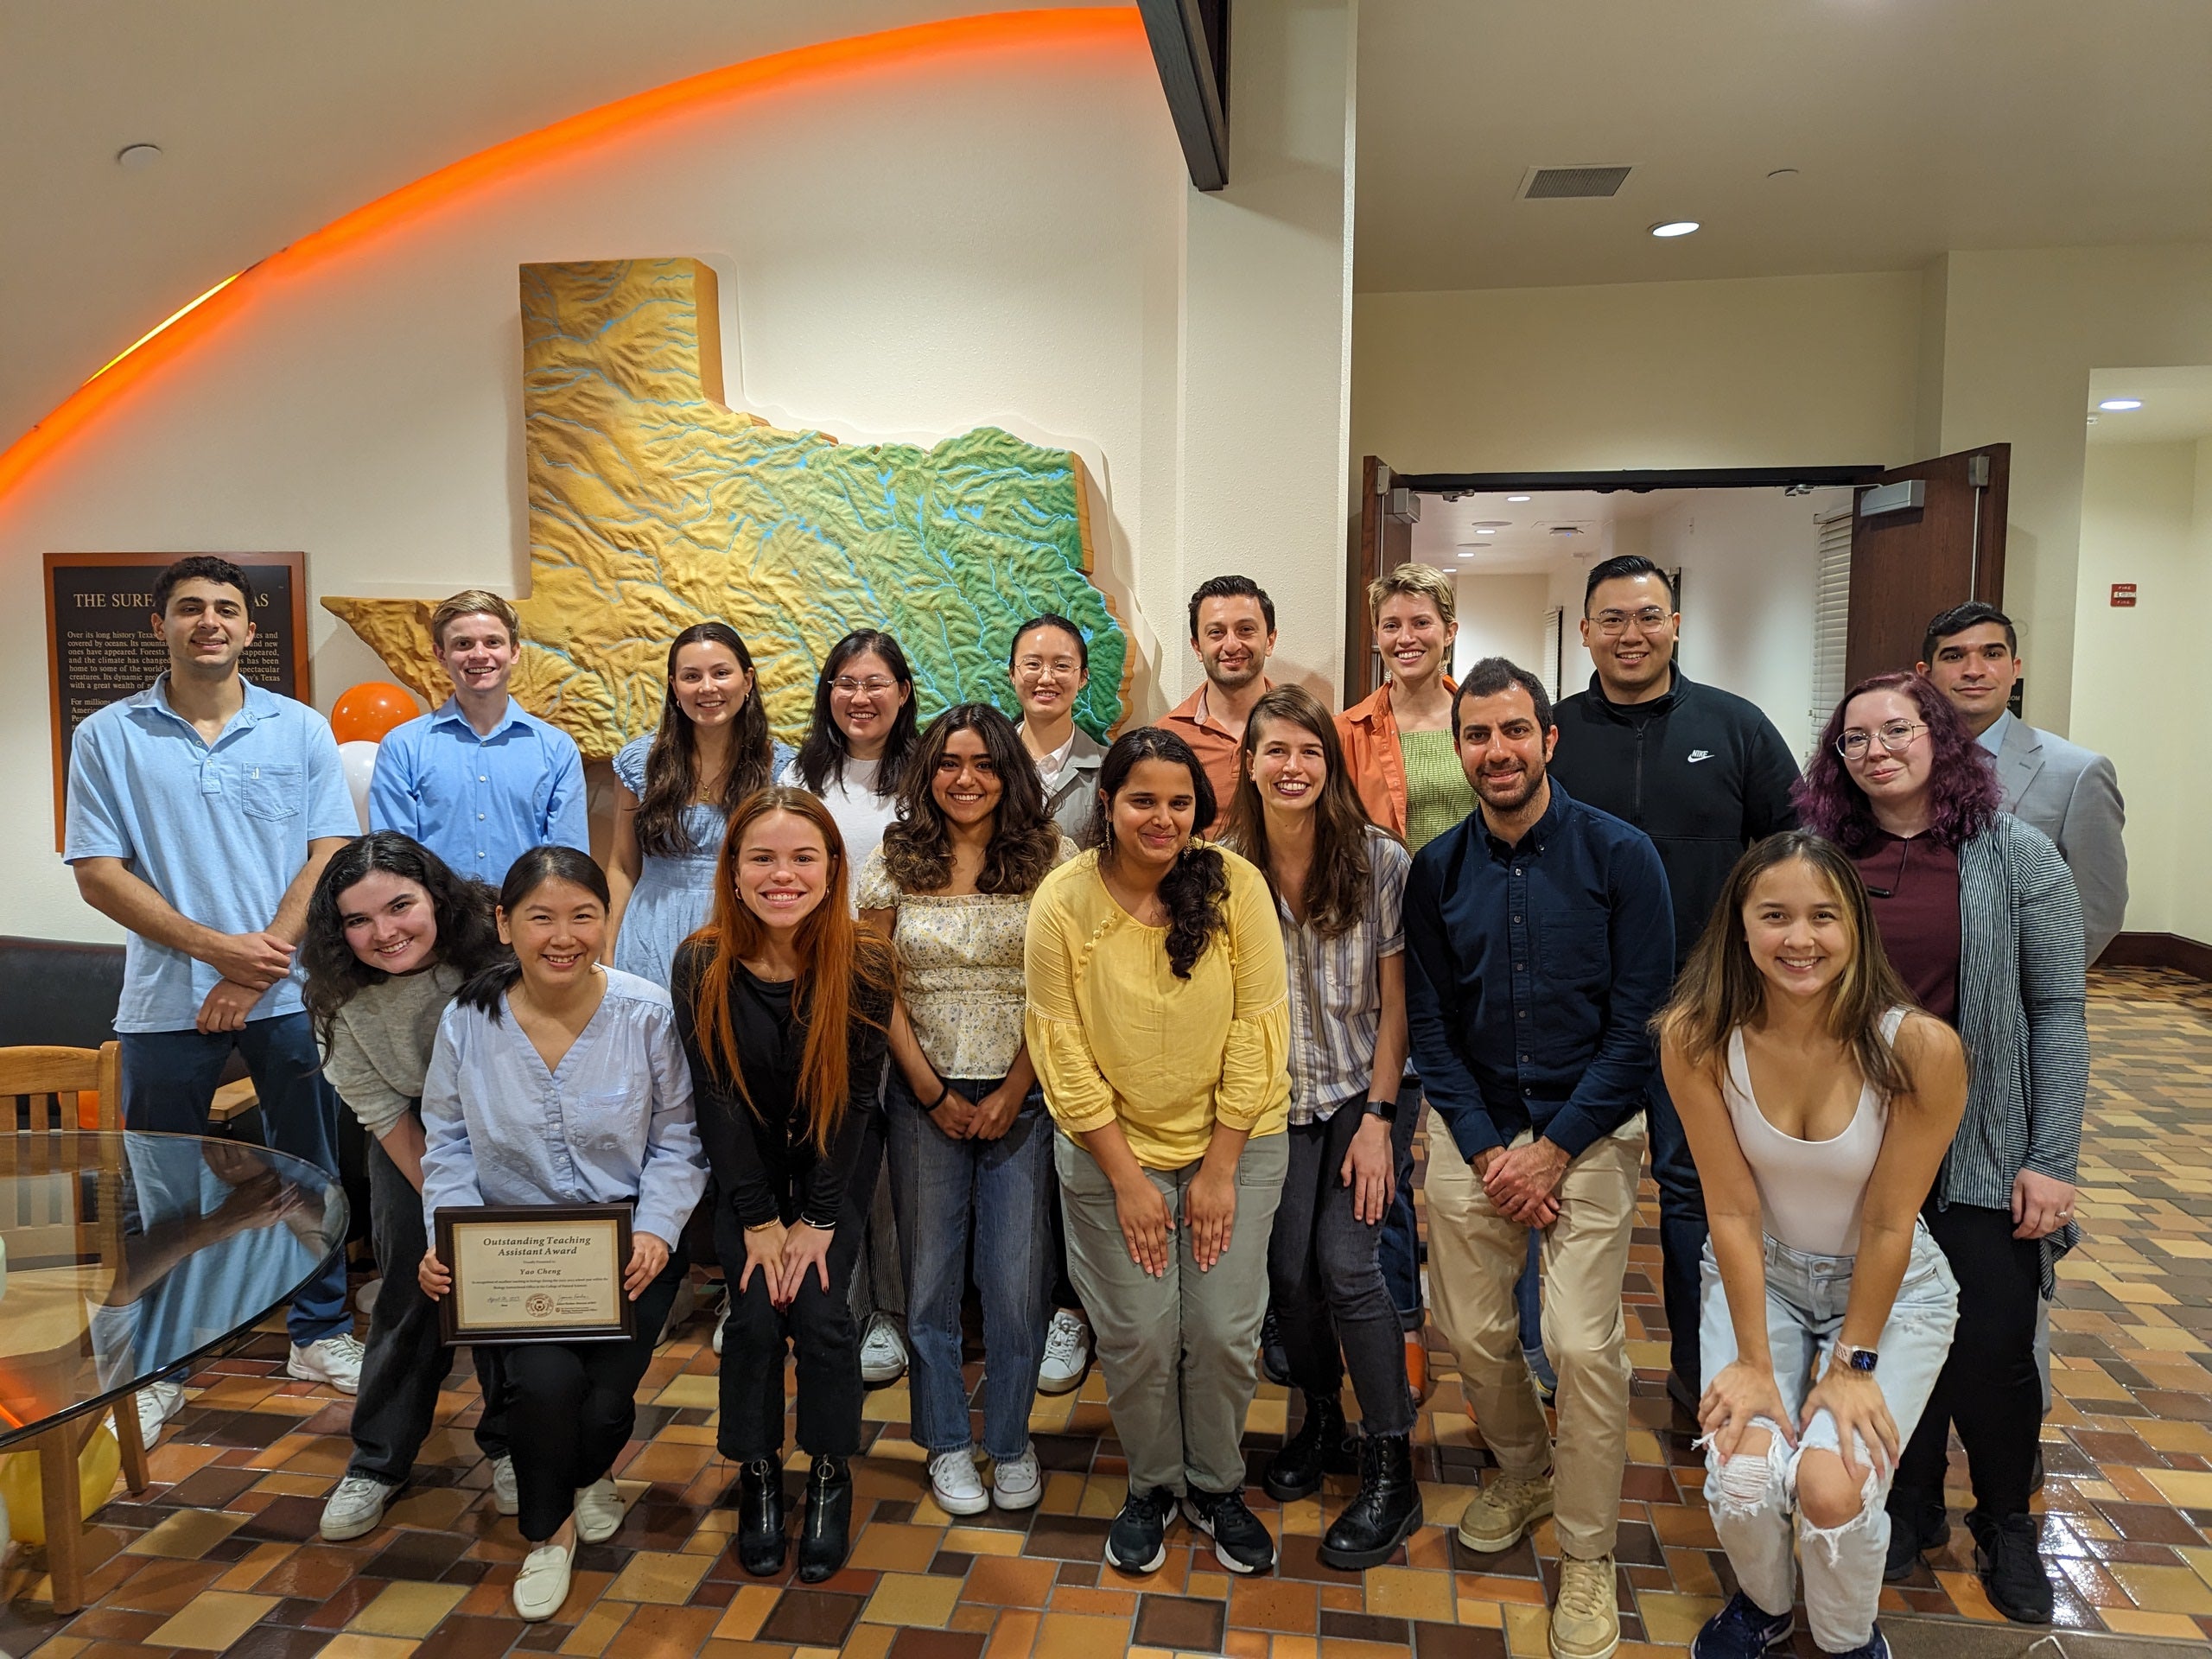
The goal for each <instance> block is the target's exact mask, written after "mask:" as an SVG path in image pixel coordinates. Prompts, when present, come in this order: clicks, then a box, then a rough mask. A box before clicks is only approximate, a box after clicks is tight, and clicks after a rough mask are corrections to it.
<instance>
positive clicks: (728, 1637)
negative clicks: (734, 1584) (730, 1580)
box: [715, 1584, 784, 1642]
mask: <svg viewBox="0 0 2212 1659" xmlns="http://www.w3.org/2000/svg"><path fill="white" fill-rule="evenodd" d="M783 1593H784V1592H783V1589H782V1586H778V1585H767V1584H743V1585H740V1586H738V1590H737V1593H736V1594H735V1595H734V1596H732V1597H731V1598H730V1602H729V1606H728V1608H727V1609H726V1610H724V1611H723V1613H722V1618H721V1624H717V1625H715V1640H717V1641H721V1642H750V1641H751V1640H752V1639H753V1637H756V1636H758V1635H759V1634H760V1625H761V1624H762V1622H763V1621H764V1620H765V1619H766V1618H767V1617H768V1615H769V1614H770V1613H772V1612H773V1611H775V1607H776V1603H777V1602H778V1601H779V1600H780V1599H782V1597H783Z"/></svg>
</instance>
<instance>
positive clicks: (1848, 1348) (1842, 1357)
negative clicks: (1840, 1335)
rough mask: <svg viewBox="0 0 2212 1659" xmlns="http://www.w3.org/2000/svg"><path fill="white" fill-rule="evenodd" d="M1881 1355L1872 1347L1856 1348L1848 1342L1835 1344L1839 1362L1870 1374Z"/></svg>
mask: <svg viewBox="0 0 2212 1659" xmlns="http://www.w3.org/2000/svg"><path fill="white" fill-rule="evenodd" d="M1835 1358H1836V1363H1837V1364H1839V1365H1842V1366H1845V1367H1847V1368H1848V1369H1850V1370H1854V1371H1865V1372H1866V1373H1867V1374H1868V1375H1869V1376H1872V1374H1873V1370H1874V1366H1875V1363H1876V1362H1878V1360H1879V1359H1880V1358H1881V1355H1879V1354H1878V1353H1876V1352H1875V1351H1873V1350H1872V1348H1854V1347H1853V1346H1852V1345H1851V1344H1849V1343H1847V1342H1839V1343H1838V1344H1836V1345H1835Z"/></svg>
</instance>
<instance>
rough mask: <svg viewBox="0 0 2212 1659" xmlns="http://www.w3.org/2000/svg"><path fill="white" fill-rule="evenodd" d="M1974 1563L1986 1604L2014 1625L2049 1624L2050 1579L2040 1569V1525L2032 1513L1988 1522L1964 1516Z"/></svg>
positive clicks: (1980, 1518)
mask: <svg viewBox="0 0 2212 1659" xmlns="http://www.w3.org/2000/svg"><path fill="white" fill-rule="evenodd" d="M1967 1527H1968V1528H1969V1529H1971V1530H1972V1532H1973V1533H1974V1567H1975V1570H1976V1571H1978V1572H1979V1573H1980V1574H1981V1586H1982V1588H1983V1589H1985V1590H1986V1591H1987V1592H1989V1605H1991V1606H1993V1607H1994V1608H1995V1609H1996V1610H1997V1611H1999V1612H2000V1613H2002V1614H2004V1615H2005V1618H2009V1619H2011V1620H2012V1622H2013V1623H2014V1624H2050V1575H2049V1574H2048V1573H2045V1572H2044V1569H2043V1552H2042V1550H2041V1548H2040V1546H2041V1544H2042V1542H2043V1528H2042V1525H2041V1523H2040V1522H2037V1520H2036V1518H2035V1516H2032V1515H2008V1516H2005V1517H2004V1518H2003V1519H2001V1520H1997V1521H1992V1520H1989V1519H1987V1518H1986V1517H1985V1516H1979V1515H1974V1516H1967Z"/></svg>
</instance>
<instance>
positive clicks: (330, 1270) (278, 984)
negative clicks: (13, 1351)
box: [62, 556, 361, 1394]
mask: <svg viewBox="0 0 2212 1659" xmlns="http://www.w3.org/2000/svg"><path fill="white" fill-rule="evenodd" d="M153 599H154V618H153V621H154V633H155V636H156V638H157V639H160V640H161V641H162V644H163V645H166V646H167V647H168V658H169V665H168V671H167V672H165V673H163V674H162V676H161V677H159V678H158V679H156V681H155V682H154V683H153V684H152V685H151V686H150V687H149V688H148V689H147V690H143V691H141V692H139V693H138V694H137V696H130V697H125V698H124V699H123V700H122V701H121V702H111V703H110V704H109V705H108V706H107V707H106V708H105V709H101V710H99V713H97V714H95V715H92V718H91V719H89V720H87V721H86V722H85V723H84V724H83V725H82V726H80V727H79V728H77V736H76V741H75V745H74V748H73V752H72V753H71V756H70V761H69V798H68V813H67V832H66V834H65V836H64V841H63V850H62V856H63V857H64V858H65V859H67V861H69V864H70V866H71V867H72V868H73V870H74V871H75V873H76V877H77V890H78V891H79V893H82V894H83V895H84V897H85V901H86V903H87V904H89V905H91V906H92V908H93V909H95V910H97V911H99V912H100V913H101V914H102V915H103V916H105V917H107V918H109V919H110V920H111V921H113V922H116V923H118V924H119V925H121V926H123V927H124V928H125V929H126V930H128V931H129V933H130V941H129V945H128V948H127V951H126V955H125V959H124V980H123V997H122V1001H121V1003H120V1005H119V1007H118V1008H117V1010H116V1017H115V1028H116V1033H117V1034H118V1037H119V1038H120V1039H121V1040H122V1045H123V1116H124V1122H125V1123H126V1124H127V1125H128V1126H129V1127H130V1128H133V1129H152V1130H162V1131H166V1132H169V1133H174V1134H181V1135H199V1134H202V1133H204V1132H205V1131H206V1129H207V1110H208V1108H209V1106H210V1105H211V1104H212V1103H213V1100H214V1096H215V1087H216V1084H217V1083H218V1081H219V1079H220V1077H221V1075H222V1071H223V1068H224V1066H225V1065H226V1064H227V1063H228V1062H229V1060H230V1058H231V1054H232V1051H234V1050H235V1051H236V1052H238V1053H240V1054H242V1055H243V1056H244V1057H245V1064H246V1070H247V1071H248V1072H249V1073H251V1076H252V1077H253V1081H254V1086H255V1088H256V1090H257V1092H258V1095H259V1097H260V1103H261V1119H262V1124H263V1129H264V1135H265V1137H266V1139H267V1140H268V1141H269V1144H270V1146H272V1147H275V1148H276V1149H277V1150H278V1151H280V1152H286V1153H289V1154H292V1155H294V1156H295V1157H299V1158H303V1159H305V1160H308V1162H310V1163H312V1164H314V1165H315V1166H316V1167H317V1168H318V1169H321V1170H323V1171H325V1172H327V1173H330V1174H336V1173H337V1172H338V1153H337V1130H338V1097H337V1096H336V1094H335V1093H334V1091H333V1090H332V1089H331V1087H330V1085H329V1084H327V1083H326V1082H325V1081H324V1080H323V1077H322V1070H321V1057H320V1056H319V1055H318V1054H317V1052H316V1051H315V1038H314V1033H312V1031H311V1030H310V1029H309V1026H308V1015H307V1014H306V1012H305V1011H304V1009H303V1008H302V1006H301V1001H300V982H299V980H298V978H297V976H296V974H295V971H294V964H293V954H294V951H293V948H294V946H295V945H296V944H297V943H298V940H299V938H300V933H301V931H302V927H303V926H304V925H305V922H306V918H307V908H308V894H309V893H312V892H313V891H314V888H315V880H316V878H317V877H318V876H320V875H321V873H322V867H323V865H324V863H325V862H326V861H328V859H329V857H330V855H331V854H333V853H334V852H335V851H336V850H337V849H338V848H339V847H340V845H341V844H342V843H343V842H346V840H347V839H348V838H350V837H351V836H353V834H354V833H355V832H356V830H357V829H358V828H359V820H358V819H357V818H356V817H355V816H354V813H353V803H352V801H351V800H350V799H349V798H348V797H347V794H346V778H345V773H344V772H343V770H342V769H341V767H340V763H339V759H338V745H337V744H336V742H335V741H333V739H332V737H331V735H330V725H329V722H328V721H325V720H324V719H323V717H322V716H321V715H319V714H317V713H315V710H314V709H310V708H308V706H307V705H306V704H305V703H301V702H293V701H292V699H291V698H289V697H280V696H277V694H276V693H275V692H273V691H267V690H263V689H262V688H261V687H259V686H257V685H254V684H252V683H251V682H249V681H247V680H246V679H245V677H244V676H242V675H241V674H240V673H239V672H238V659H239V658H241V657H242V656H244V655H245V648H246V646H247V645H250V644H251V643H252V640H253V635H254V626H253V620H252V616H253V608H254V594H253V590H252V588H251V586H250V585H249V584H248V583H247V581H246V578H245V572H243V571H241V570H240V569H238V566H236V565H235V564H232V563H231V562H230V561H229V560H227V559H219V558H213V557H209V556H193V557H190V558H184V559H179V560H178V561H177V562H176V563H175V564H172V565H170V566H169V567H168V569H165V570H163V571H162V574H161V575H160V576H159V577H158V578H156V581H155V583H154V594H153ZM289 1327H290V1332H291V1338H292V1352H291V1357H290V1362H289V1366H288V1367H287V1369H288V1370H289V1373H290V1375H292V1376H296V1377H300V1378H302V1379H304V1380H307V1381H309V1382H316V1383H328V1384H330V1385H331V1386H332V1387H334V1388H336V1389H340V1390H342V1391H344V1392H346V1393H348V1394H351V1393H352V1392H353V1390H354V1389H356V1388H357V1387H358V1386H359V1383H360V1376H361V1344H359V1342H358V1341H356V1340H355V1339H354V1337H353V1318H352V1316H351V1314H350V1313H348V1311H347V1309H346V1263H345V1261H344V1258H343V1257H342V1256H333V1257H332V1259H331V1261H330V1262H329V1263H328V1264H327V1266H326V1267H325V1268H323V1269H322V1271H321V1272H320V1273H319V1274H316V1276H315V1278H314V1279H313V1280H311V1281H309V1282H308V1284H306V1285H304V1286H302V1287H301V1288H300V1289H299V1291H298V1292H297V1293H296V1294H295V1295H294V1296H293V1298H292V1309H291V1314H290V1318H289Z"/></svg>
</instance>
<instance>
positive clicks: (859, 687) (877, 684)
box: [829, 674, 899, 697]
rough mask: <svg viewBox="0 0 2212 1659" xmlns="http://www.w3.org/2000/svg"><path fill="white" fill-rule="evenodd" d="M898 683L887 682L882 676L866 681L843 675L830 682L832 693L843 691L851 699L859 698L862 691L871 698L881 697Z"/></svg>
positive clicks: (877, 675) (871, 676) (875, 675)
mask: <svg viewBox="0 0 2212 1659" xmlns="http://www.w3.org/2000/svg"><path fill="white" fill-rule="evenodd" d="M898 683H899V682H898V681H896V680H887V679H886V678H884V677H883V676H882V675H880V674H874V675H870V676H869V677H868V678H867V679H865V680H856V679H855V678H853V677H852V676H851V675H849V674H841V675H839V676H838V677H836V679H834V680H832V681H830V682H829V689H830V690H832V691H842V692H843V693H844V694H845V696H857V695H858V694H859V693H861V692H862V691H865V692H867V693H868V696H871V697H880V696H882V695H883V694H884V693H885V692H887V691H888V690H890V689H891V688H892V687H893V686H894V685H896V684H898Z"/></svg>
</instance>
